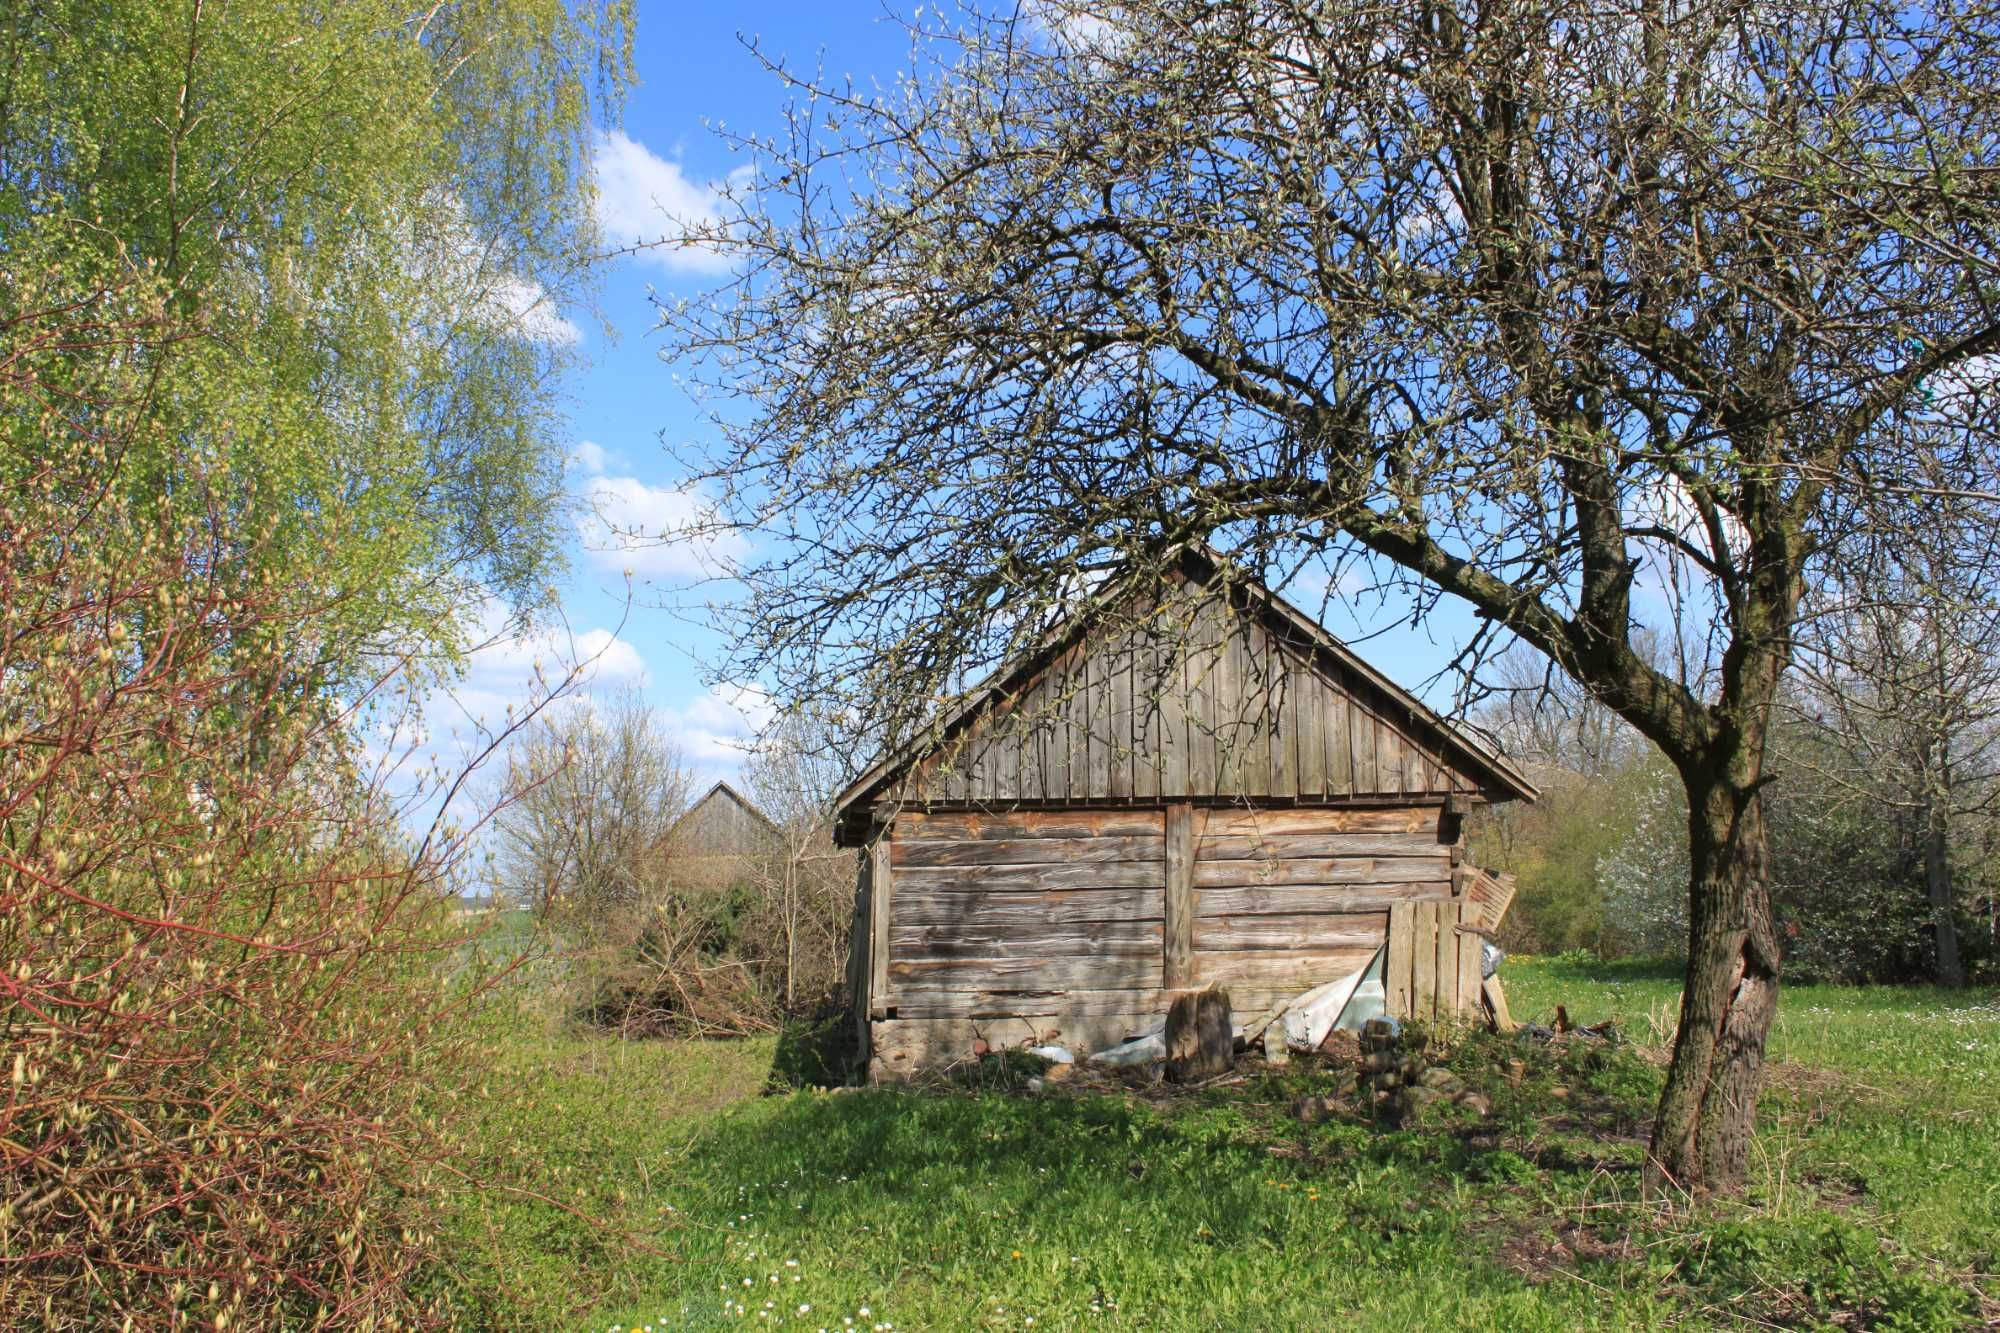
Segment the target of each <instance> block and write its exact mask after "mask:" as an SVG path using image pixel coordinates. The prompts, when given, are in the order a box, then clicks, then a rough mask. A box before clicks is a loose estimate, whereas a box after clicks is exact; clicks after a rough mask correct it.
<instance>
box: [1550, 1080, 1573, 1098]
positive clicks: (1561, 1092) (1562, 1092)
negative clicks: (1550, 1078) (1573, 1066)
mask: <svg viewBox="0 0 2000 1333" xmlns="http://www.w3.org/2000/svg"><path fill="white" fill-rule="evenodd" d="M1549 1096H1551V1097H1553V1098H1555V1099H1556V1100H1557V1101H1559V1102H1560V1101H1568V1100H1569V1089H1568V1088H1565V1087H1563V1086H1562V1085H1561V1084H1557V1085H1556V1086H1555V1087H1553V1088H1550V1089H1549Z"/></svg>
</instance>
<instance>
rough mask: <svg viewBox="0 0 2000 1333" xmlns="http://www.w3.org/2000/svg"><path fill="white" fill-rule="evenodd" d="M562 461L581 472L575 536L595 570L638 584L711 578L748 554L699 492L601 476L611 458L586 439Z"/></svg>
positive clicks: (689, 487)
mask: <svg viewBox="0 0 2000 1333" xmlns="http://www.w3.org/2000/svg"><path fill="white" fill-rule="evenodd" d="M570 462H571V465H572V466H573V467H575V468H576V469H577V470H578V471H581V472H582V473H584V474H585V480H584V481H583V483H582V485H581V487H580V488H579V490H580V494H581V497H582V499H583V501H584V506H585V508H584V511H583V512H582V513H581V514H580V515H579V516H578V518H577V532H578V535H579V536H580V537H581V538H582V539H583V550H584V553H585V555H586V556H588V557H589V559H590V562H591V563H592V564H594V565H596V566H597V567H598V568H599V569H602V570H605V571H607V572H610V573H619V574H622V573H624V572H626V571H630V572H631V574H632V575H633V577H635V578H640V579H687V578H715V577H719V576H725V575H727V574H729V573H731V572H732V571H733V570H735V569H736V568H737V566H738V564H739V562H740V561H741V559H742V557H743V555H744V553H745V552H746V551H747V549H748V544H747V543H746V542H745V541H744V539H743V536H742V534H740V533H738V532H734V531H730V530H728V529H727V528H726V527H725V526H724V525H723V524H722V521H721V515H720V514H719V513H718V511H717V510H716V507H715V504H714V502H713V501H711V500H710V499H709V498H708V497H706V496H705V495H703V494H702V493H701V490H700V488H699V487H696V486H694V485H692V484H682V485H672V486H656V485H654V484H652V483H651V482H648V481H643V480H641V479H640V478H638V477H628V476H609V475H606V474H605V471H604V469H605V468H606V467H608V466H609V465H610V462H611V455H610V454H609V453H607V452H606V450H605V449H604V448H603V446H601V445H597V444H592V443H591V442H590V441H588V440H586V441H584V442H582V443H581V444H578V445H577V446H576V447H575V448H574V449H572V450H571V451H570Z"/></svg>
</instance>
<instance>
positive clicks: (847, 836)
mask: <svg viewBox="0 0 2000 1333" xmlns="http://www.w3.org/2000/svg"><path fill="white" fill-rule="evenodd" d="M1178 564H1179V567H1180V569H1181V570H1182V572H1183V574H1184V575H1185V576H1186V577H1187V578H1188V580H1189V581H1190V582H1191V583H1195V584H1198V585H1201V586H1213V585H1214V584H1215V583H1217V582H1218V581H1219V580H1220V578H1221V575H1222V571H1223V568H1224V566H1225V561H1224V559H1223V557H1221V556H1220V555H1219V554H1218V553H1217V552H1216V551H1215V550H1214V549H1213V548H1211V547H1209V546H1207V545H1205V544H1200V545H1194V546H1190V547H1186V548H1183V549H1182V551H1181V552H1180V553H1179V555H1178ZM1230 587H1231V589H1232V590H1233V591H1236V592H1238V593H1239V594H1241V596H1242V597H1243V599H1244V600H1246V601H1247V602H1250V603H1253V604H1255V605H1257V606H1258V607H1260V608H1261V610H1262V611H1263V613H1264V615H1265V616H1266V617H1268V618H1270V619H1272V620H1275V621H1277V622H1279V623H1281V624H1282V625H1284V626H1285V627H1287V628H1288V629H1290V630H1291V631H1293V632H1294V634H1296V635H1297V636H1298V637H1300V638H1302V639H1303V640H1304V641H1305V642H1306V643H1307V644H1310V645H1311V647H1312V648H1313V649H1314V650H1316V651H1317V652H1318V653H1320V654H1324V655H1325V657H1327V658H1329V659H1331V660H1332V661H1333V662H1336V663H1338V664H1339V666H1340V667H1342V668H1344V669H1345V670H1346V671H1348V672H1350V673H1352V674H1353V675H1354V676H1355V677H1357V678H1359V679H1360V680H1361V681H1363V682H1365V683H1366V685H1367V686H1368V687H1369V688H1370V689H1372V690H1373V691H1374V692H1375V693H1376V694H1378V695H1380V696H1382V697H1383V698H1384V699H1386V700H1389V701H1392V702H1393V704H1394V705H1395V706H1396V707H1397V708H1398V709H1400V710H1403V711H1405V712H1406V713H1407V715H1408V717H1409V718H1410V719H1411V720H1412V722H1414V723H1416V724H1418V725H1419V726H1421V727H1422V728H1423V729H1425V730H1427V731H1429V732H1431V733H1432V734H1433V735H1434V736H1436V737H1437V738H1438V739H1439V740H1440V741H1441V742H1442V746H1443V749H1444V750H1445V751H1447V752H1448V754H1449V757H1450V759H1451V760H1452V762H1453V763H1454V764H1455V765H1456V766H1459V767H1462V768H1464V769H1465V770H1467V771H1468V772H1469V773H1471V774H1473V775H1475V776H1477V778H1478V779H1479V782H1480V786H1481V788H1482V789H1484V790H1486V791H1488V792H1490V793H1491V794H1492V795H1493V796H1494V797H1496V798H1498V799H1502V800H1506V799H1515V798H1519V799H1525V800H1530V801H1532V800H1534V799H1535V798H1536V796H1537V795H1539V793H1538V792H1537V790H1536V789H1535V786H1534V784H1533V783H1532V782H1530V781H1529V780H1528V778H1527V776H1526V774H1524V773H1523V772H1522V771H1521V769H1520V768H1519V767H1517V766H1516V765H1515V764H1514V763H1513V762H1512V761H1510V760H1509V759H1508V758H1507V757H1506V756H1505V755H1503V754H1501V753H1500V752H1499V751H1498V750H1497V749H1495V748H1494V747H1493V746H1491V745H1489V744H1487V743H1486V742H1485V741H1484V740H1482V739H1480V738H1479V737H1477V736H1475V735H1473V734H1472V733H1471V732H1469V731H1467V730H1465V729H1464V728H1462V727H1459V726H1456V725H1454V724H1453V723H1451V722H1449V721H1448V720H1446V719H1445V718H1443V717H1442V716H1440V715H1439V714H1438V713H1437V712H1436V711H1435V710H1433V709H1432V708H1430V707H1429V705H1427V704H1425V703H1424V702H1423V701H1422V700H1420V699H1418V698H1417V697H1416V696H1415V695H1413V694H1411V693H1410V692H1409V691H1408V690H1405V689H1404V688H1403V687H1402V686H1400V685H1398V684H1396V683H1395V682H1394V681H1392V680H1390V679H1389V678H1388V677H1387V676H1385V675H1383V674H1382V673H1381V672H1380V671H1378V670H1376V669H1375V668H1374V667H1372V666H1370V665H1369V664H1368V663H1367V662H1365V661H1363V660H1362V659H1361V658H1360V657H1359V656H1358V655H1356V654H1355V652H1354V651H1353V649H1351V648H1349V647H1348V646H1347V645H1346V644H1345V643H1343V642H1341V641H1340V640H1339V639H1338V638H1336V637H1335V636H1334V635H1333V634H1332V633H1330V632H1329V631H1328V630H1327V629H1326V628H1325V626H1323V625H1321V624H1320V623H1319V622H1318V621H1317V620H1315V619H1314V618H1313V617H1311V616H1309V615H1307V614H1306V613H1305V612H1303V611H1301V610H1300V609H1299V608H1297V607H1296V606H1294V605H1292V604H1291V603H1290V602H1289V601H1287V600H1285V598H1283V597H1281V596H1279V595H1278V594H1277V593H1275V592H1273V591H1272V590H1271V589H1270V588H1269V587H1267V586H1266V585H1265V584H1264V583H1262V582H1261V581H1259V580H1257V579H1253V578H1250V577H1248V576H1245V575H1240V574H1239V575H1236V576H1235V577H1234V578H1232V579H1231V580H1230ZM1151 590H1152V589H1151V587H1150V586H1148V585H1147V584H1145V583H1139V582H1135V583H1134V584H1133V586H1131V587H1129V588H1127V589H1123V590H1121V591H1119V592H1118V593H1117V594H1116V595H1114V596H1113V597H1111V598H1110V599H1108V600H1107V601H1106V602H1105V603H1104V604H1102V606H1101V607H1100V609H1099V610H1098V611H1097V612H1095V613H1093V614H1091V615H1087V616H1082V617H1078V618H1077V619H1075V620H1073V621H1071V622H1070V623H1068V624H1066V625H1062V626H1059V627H1057V629H1056V630H1054V631H1053V632H1052V633H1051V634H1050V635H1049V636H1048V637H1047V638H1046V639H1045V640H1044V641H1043V642H1042V643H1041V644H1039V645H1037V646H1036V647H1035V648H1034V649H1033V650H1031V651H1028V652H1026V653H1023V654H1021V655H1020V656H1019V657H1017V658H1016V659H1014V660H1013V661H1012V662H1010V663H1008V664H1006V665H1004V666H1002V667H1001V668H1000V669H999V670H997V671H995V672H994V673H993V675H992V677H991V678H990V679H989V681H988V683H987V684H985V685H983V686H981V687H980V688H978V689H976V690H974V691H973V692H972V693H971V694H970V695H968V696H967V697H966V698H965V699H964V700H962V701H961V702H960V703H959V704H958V705H957V706H955V707H954V708H952V709H951V710H950V711H949V712H947V713H946V714H945V715H944V716H942V717H941V718H940V719H939V720H938V721H937V722H936V723H935V724H934V725H933V726H932V727H931V728H929V729H927V731H926V732H925V734H924V735H922V736H920V737H918V738H917V739H915V740H913V741H911V742H910V743H908V744H906V745H904V746H902V747H901V748H899V749H897V750H894V751H892V752H890V753H889V754H886V755H884V756H883V757H882V758H880V759H879V760H877V761H876V763H875V764H874V765H872V766H871V767H870V768H869V769H868V770H867V771H866V772H864V773H862V774H861V776H860V777H858V778H856V779H855V780H854V781H853V782H852V783H850V784H849V785H848V787H847V789H846V790H845V791H843V792H842V793H841V794H840V796H839V797H838V798H837V799H836V801H835V803H834V826H835V829H836V831H837V836H840V837H841V840H842V841H843V842H852V841H853V840H854V839H855V838H856V836H857V835H858V829H857V828H852V827H849V824H850V821H851V819H852V818H853V817H855V816H856V815H857V814H858V813H860V812H863V811H865V810H866V809H867V808H869V807H870V806H871V805H872V804H873V802H874V800H875V799H876V798H878V797H880V796H882V795H883V794H885V793H886V792H887V791H888V789H889V788H890V787H891V785H892V784H893V783H894V782H895V781H896V780H897V779H898V778H899V777H900V776H901V775H902V774H904V773H905V772H906V771H908V770H909V769H910V768H911V766H912V765H914V764H916V763H918V762H919V761H920V760H923V759H924V758H926V757H927V756H929V755H930V754H932V753H933V752H935V751H937V750H939V749H941V748H942V747H943V746H944V745H945V744H947V743H948V742H949V741H950V740H951V738H952V737H953V736H955V735H956V734H958V733H960V732H963V731H964V730H965V729H966V728H968V727H970V726H971V725H973V723H974V722H975V721H976V719H977V717H978V715H979V714H980V713H981V711H982V710H984V709H986V708H988V707H989V706H991V705H994V704H997V703H999V702H1001V701H1003V700H1008V699H1013V698H1016V697H1018V696H1019V695H1021V694H1022V693H1023V692H1024V690H1026V689H1027V688H1029V687H1030V686H1031V685H1032V683H1033V682H1034V681H1035V679H1036V678H1037V677H1039V676H1040V675H1041V674H1042V673H1044V672H1046V671H1047V670H1048V668H1049V666H1050V664H1051V663H1052V662H1053V661H1055V660H1056V659H1057V658H1058V657H1059V656H1060V655H1061V654H1062V653H1063V652H1064V651H1066V650H1068V649H1069V648H1071V647H1073V646H1074V645H1076V644H1078V643H1079V642H1080V641H1081V640H1082V639H1084V638H1085V637H1086V636H1087V635H1088V634H1089V633H1090V631H1091V630H1092V629H1093V628H1095V626H1096V625H1097V624H1099V623H1101V622H1102V621H1103V620H1105V619H1106V618H1107V617H1108V614H1109V612H1110V610H1111V609H1112V608H1113V607H1116V606H1119V605H1121V604H1123V603H1125V602H1127V601H1129V600H1130V599H1132V598H1134V597H1137V596H1140V595H1142V594H1145V593H1147V592H1149V591H1151ZM1246 609H1247V608H1246Z"/></svg>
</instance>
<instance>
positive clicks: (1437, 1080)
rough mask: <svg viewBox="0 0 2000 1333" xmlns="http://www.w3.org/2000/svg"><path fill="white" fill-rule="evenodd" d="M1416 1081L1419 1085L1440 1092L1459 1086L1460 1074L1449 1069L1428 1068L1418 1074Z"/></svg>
mask: <svg viewBox="0 0 2000 1333" xmlns="http://www.w3.org/2000/svg"><path fill="white" fill-rule="evenodd" d="M1416 1082H1417V1086H1418V1087H1422V1088H1430V1089H1433V1090H1435V1091H1438V1092H1449V1091H1450V1090H1451V1089H1453V1088H1455V1087H1457V1086H1458V1075H1456V1074H1454V1073H1452V1072H1451V1071H1450V1070H1449V1069H1437V1068H1432V1069H1426V1070H1425V1071H1424V1072H1423V1073H1421V1074H1419V1075H1417V1079H1416Z"/></svg>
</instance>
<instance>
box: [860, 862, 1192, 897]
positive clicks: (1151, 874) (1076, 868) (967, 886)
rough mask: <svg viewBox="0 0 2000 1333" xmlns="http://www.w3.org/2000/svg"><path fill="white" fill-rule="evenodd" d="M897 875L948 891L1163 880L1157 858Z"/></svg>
mask: <svg viewBox="0 0 2000 1333" xmlns="http://www.w3.org/2000/svg"><path fill="white" fill-rule="evenodd" d="M896 878H897V882H898V883H907V884H910V885H913V886H914V887H916V888H919V889H931V890H937V891H941V892H947V893H949V892H959V893H993V892H997V891H999V890H1003V889H1043V890H1053V889H1157V888H1161V887H1164V885H1165V883H1166V880H1165V872H1164V870H1163V868H1162V866H1161V863H1160V860H1159V858H1154V859H1152V860H1149V861H1106V862H1104V863H1102V864H1094V863H1090V862H1086V863H1084V864H1082V865H1033V866H909V867H905V868H901V869H898V870H897V871H896Z"/></svg>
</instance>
